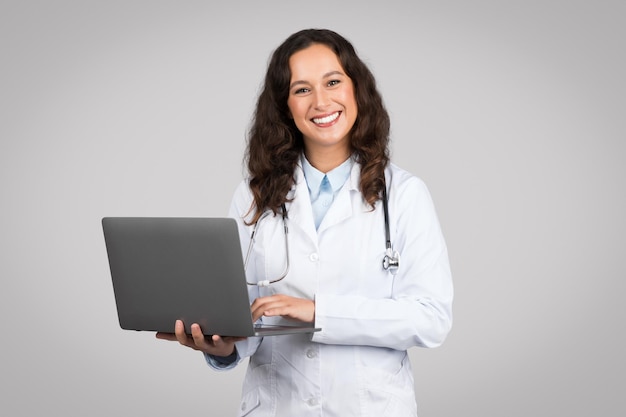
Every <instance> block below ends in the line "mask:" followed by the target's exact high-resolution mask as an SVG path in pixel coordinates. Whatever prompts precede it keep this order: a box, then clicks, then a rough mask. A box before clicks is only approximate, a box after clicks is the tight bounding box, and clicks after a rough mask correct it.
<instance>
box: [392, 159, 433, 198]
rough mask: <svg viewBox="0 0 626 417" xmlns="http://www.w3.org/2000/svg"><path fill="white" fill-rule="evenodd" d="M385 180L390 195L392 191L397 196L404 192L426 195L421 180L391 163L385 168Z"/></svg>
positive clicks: (426, 191) (425, 188) (426, 190)
mask: <svg viewBox="0 0 626 417" xmlns="http://www.w3.org/2000/svg"><path fill="white" fill-rule="evenodd" d="M385 178H386V181H387V188H388V189H389V193H390V194H391V193H393V192H394V191H395V192H396V193H398V194H403V193H406V192H411V193H420V194H421V193H426V194H428V188H427V187H426V183H424V181H423V180H422V179H421V178H419V177H418V176H416V175H415V174H412V173H411V172H409V171H407V170H405V169H403V168H400V167H399V166H397V165H395V164H393V163H390V164H389V165H388V166H387V169H386V170H385Z"/></svg>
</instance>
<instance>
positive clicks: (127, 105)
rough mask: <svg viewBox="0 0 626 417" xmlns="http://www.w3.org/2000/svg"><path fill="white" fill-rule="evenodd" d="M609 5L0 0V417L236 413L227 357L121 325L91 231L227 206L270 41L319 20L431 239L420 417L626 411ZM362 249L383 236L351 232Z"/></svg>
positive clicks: (618, 133)
mask: <svg viewBox="0 0 626 417" xmlns="http://www.w3.org/2000/svg"><path fill="white" fill-rule="evenodd" d="M625 17H626V3H624V2H623V1H621V0H618V1H608V0H594V1H590V0H588V1H580V0H570V1H567V0H562V1H558V0H542V1H534V0H527V1H521V0H512V1H496V0H478V1H463V0H442V1H437V2H435V1H414V2H409V1H405V0H385V1H375V2H368V1H346V0H343V1H333V2H331V1H325V0H321V1H316V2H304V1H296V0H293V1H278V0H266V1H245V2H243V1H232V2H212V1H164V0H154V1H147V0H142V1H139V0H135V1H133V0H130V1H78V0H76V1H69V0H57V1H30V0H0V60H1V65H0V175H1V177H0V181H1V182H0V198H1V206H0V207H1V208H0V214H1V216H0V257H1V262H0V279H1V280H2V281H1V282H2V284H1V285H2V286H1V288H0V313H1V317H2V324H3V326H2V340H1V349H2V351H1V354H0V382H1V385H2V386H1V387H0V414H2V415H6V416H38V415H63V416H110V415H117V416H129V415H137V416H148V415H150V416H166V415H173V414H176V415H192V414H193V415H216V416H231V415H235V413H236V410H237V409H238V407H239V404H238V403H239V395H240V384H241V380H242V378H243V372H244V369H245V366H242V367H240V368H238V369H236V370H235V371H232V372H228V373H218V372H214V371H212V370H211V369H209V368H207V367H206V366H205V364H204V361H203V358H202V356H201V355H200V354H198V353H196V352H192V351H189V350H187V349H184V348H181V347H179V346H177V345H176V344H174V343H168V342H164V341H158V340H156V339H155V338H154V334H150V333H139V332H130V331H124V330H121V329H120V328H119V325H118V322H117V316H116V311H115V304H114V298H113V292H112V286H111V283H110V275H109V270H108V264H107V258H106V252H105V248H104V241H103V236H102V229H101V225H100V219H101V218H102V217H103V216H117V215H141V216H223V215H225V214H226V212H227V209H228V205H229V203H230V198H231V195H232V193H233V191H234V188H235V187H236V185H237V184H238V183H239V181H241V179H242V176H243V174H244V169H243V167H242V156H243V155H242V153H243V149H244V146H245V137H246V130H247V128H248V126H249V120H250V116H251V114H252V111H253V108H254V104H255V101H256V97H257V93H258V91H259V87H260V85H261V81H262V78H263V75H264V72H265V68H266V65H267V61H268V58H269V55H270V54H271V52H272V51H273V49H274V48H275V47H277V46H278V45H279V44H280V43H281V42H282V41H283V40H284V39H285V38H286V37H287V36H288V35H289V34H291V33H292V32H295V31H297V30H300V29H303V28H308V27H324V28H329V29H333V30H336V31H338V32H339V33H341V34H343V35H344V36H346V37H347V38H348V39H349V40H351V41H352V42H353V44H354V45H355V47H356V48H357V50H358V52H359V54H360V55H361V57H362V58H363V59H364V60H365V61H366V62H367V63H368V64H369V66H370V68H371V70H372V71H373V73H374V75H375V76H376V78H377V80H378V83H379V88H380V90H381V92H382V94H383V97H384V99H385V103H386V106H387V108H388V110H389V113H390V116H391V119H392V126H393V128H392V156H393V160H394V162H395V163H397V164H398V165H400V166H401V167H403V168H405V169H407V170H409V171H411V172H412V173H414V174H415V175H417V176H419V177H421V178H422V179H424V181H425V182H426V184H427V185H428V186H429V188H430V191H431V193H432V195H433V198H434V200H435V205H436V208H437V211H438V214H439V216H440V220H441V224H442V227H443V230H444V234H445V237H446V239H447V242H448V246H449V252H450V259H451V263H452V268H453V275H454V283H455V304H454V319H455V321H454V326H453V329H452V332H451V334H450V336H449V337H448V339H447V340H446V342H445V344H444V345H443V346H441V347H440V348H437V349H432V350H426V349H417V348H415V349H412V350H411V351H410V355H411V358H412V359H413V366H414V370H415V379H416V392H417V396H418V402H419V404H418V410H419V413H420V417H452V416H507V417H518V416H519V417H521V416H603V417H606V416H623V415H624V414H625V413H626V403H625V399H624V398H625V396H624V387H626V380H625V377H624V372H625V371H626V369H625V368H626V367H625V360H624V357H623V353H622V352H623V347H624V342H623V332H624V324H623V319H624V317H625V311H624V305H623V303H622V299H623V295H624V290H625V289H626V286H625V284H624V282H625V279H626V266H625V262H624V258H625V257H626V253H625V248H626V237H625V236H626V223H625V221H624V214H625V213H626V163H625V157H626V144H625V142H626V122H625V120H626V117H625V116H626V103H625V97H626V82H625V77H624V74H626V59H625V56H624V54H625V51H626V25H624V18H625ZM372 238H373V239H381V244H382V236H373V237H372Z"/></svg>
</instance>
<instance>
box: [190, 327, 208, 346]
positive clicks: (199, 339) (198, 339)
mask: <svg viewBox="0 0 626 417" xmlns="http://www.w3.org/2000/svg"><path fill="white" fill-rule="evenodd" d="M191 337H192V338H193V342H194V344H195V346H196V347H197V348H199V349H201V350H206V349H207V348H210V347H211V345H210V344H209V343H208V342H207V340H206V337H205V336H204V333H202V329H201V328H200V325H199V324H198V323H194V324H192V325H191Z"/></svg>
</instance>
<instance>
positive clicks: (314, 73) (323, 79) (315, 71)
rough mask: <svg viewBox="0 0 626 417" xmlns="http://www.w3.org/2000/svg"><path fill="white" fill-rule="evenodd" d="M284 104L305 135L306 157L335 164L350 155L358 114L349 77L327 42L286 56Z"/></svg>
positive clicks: (319, 162)
mask: <svg viewBox="0 0 626 417" xmlns="http://www.w3.org/2000/svg"><path fill="white" fill-rule="evenodd" d="M289 69H290V72H291V80H290V85H289V98H288V99H287V106H288V107H289V111H290V113H291V117H293V120H294V122H295V124H296V127H297V128H298V130H299V131H300V132H302V136H303V138H304V148H305V153H306V155H307V159H309V161H310V162H311V163H312V164H313V165H314V166H316V162H317V165H319V166H316V168H318V169H320V168H322V166H321V165H325V166H326V168H328V167H330V169H332V168H334V166H333V165H335V166H337V165H339V164H340V163H342V162H343V161H345V160H346V159H347V158H348V157H349V156H350V131H351V129H352V126H354V122H355V121H356V118H357V104H356V98H355V95H354V85H353V83H352V80H351V79H350V78H349V77H348V76H347V75H346V73H345V71H344V69H343V67H342V65H341V62H340V61H339V58H338V57H337V55H335V53H334V52H333V51H332V50H331V49H330V48H328V47H327V46H326V45H322V44H313V45H311V46H309V47H307V48H305V49H302V50H300V51H298V52H296V53H294V54H293V55H292V56H291V57H290V59H289Z"/></svg>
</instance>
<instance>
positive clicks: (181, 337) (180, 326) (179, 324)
mask: <svg viewBox="0 0 626 417" xmlns="http://www.w3.org/2000/svg"><path fill="white" fill-rule="evenodd" d="M174 333H175V335H176V340H178V343H180V344H181V345H185V346H189V337H188V336H187V333H185V325H184V323H183V321H182V320H176V324H175V325H174Z"/></svg>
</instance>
